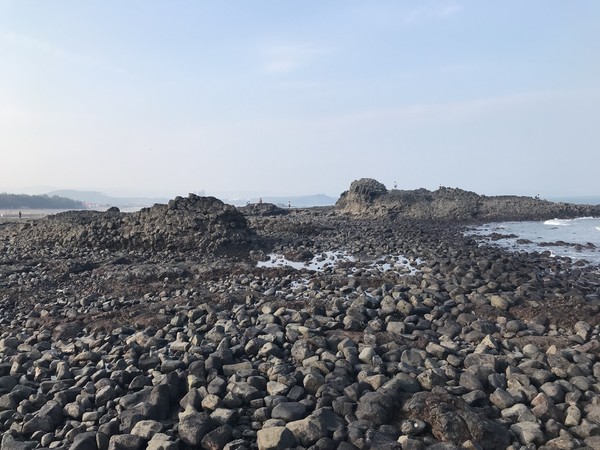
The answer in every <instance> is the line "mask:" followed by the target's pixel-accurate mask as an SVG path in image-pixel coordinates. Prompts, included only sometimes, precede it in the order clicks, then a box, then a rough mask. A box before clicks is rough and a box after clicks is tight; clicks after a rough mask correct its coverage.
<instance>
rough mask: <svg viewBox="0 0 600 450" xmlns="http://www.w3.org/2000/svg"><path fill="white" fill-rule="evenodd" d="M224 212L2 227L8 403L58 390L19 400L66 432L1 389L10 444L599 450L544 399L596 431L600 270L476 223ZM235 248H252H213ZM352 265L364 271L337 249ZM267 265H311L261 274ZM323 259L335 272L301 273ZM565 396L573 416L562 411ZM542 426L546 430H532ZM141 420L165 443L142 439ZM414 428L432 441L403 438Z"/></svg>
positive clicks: (181, 207)
mask: <svg viewBox="0 0 600 450" xmlns="http://www.w3.org/2000/svg"><path fill="white" fill-rule="evenodd" d="M215 200H216V199H213V200H211V199H208V200H206V199H201V198H200V199H199V198H195V197H190V198H188V199H178V200H175V201H173V202H171V203H170V204H169V205H163V206H161V207H155V208H151V209H149V210H145V211H141V212H140V213H136V214H134V215H126V214H121V213H114V212H112V213H95V214H92V215H90V214H84V215H82V217H81V218H79V215H77V214H74V215H73V214H66V215H59V216H55V217H52V218H49V220H39V221H36V225H35V226H34V227H30V226H28V225H27V223H11V224H7V225H6V226H4V227H2V228H0V247H1V252H0V255H2V256H1V258H2V260H1V261H0V289H1V292H2V296H1V298H0V308H1V311H2V314H1V316H0V321H1V324H2V327H3V330H4V332H3V335H2V339H0V370H2V372H1V373H2V376H3V377H5V378H3V380H4V381H3V384H2V386H7V384H6V383H8V382H10V385H11V386H13V387H12V388H11V390H12V389H21V390H24V389H25V390H26V389H28V388H30V389H41V392H42V395H39V396H37V397H35V399H33V400H26V399H24V398H23V399H21V400H20V401H25V404H26V405H30V406H27V407H31V408H33V406H34V405H35V408H37V409H36V411H37V410H39V411H54V410H55V409H56V410H57V411H58V412H57V413H56V417H55V419H53V420H56V421H57V422H56V423H57V424H58V425H56V426H55V425H54V423H55V422H54V421H53V422H52V425H48V426H46V425H43V426H44V427H46V429H47V430H48V431H45V432H42V433H39V431H40V427H42V425H40V424H41V423H42V422H41V421H43V420H45V419H43V417H44V414H46V413H44V412H39V413H35V412H34V413H32V414H30V415H22V416H18V415H17V416H14V414H15V413H16V408H17V405H16V404H15V403H10V401H8V400H7V399H8V398H13V397H14V395H16V394H14V395H13V394H10V393H9V392H7V391H6V390H0V400H1V401H2V402H4V403H2V404H4V405H6V406H5V408H6V407H7V408H8V409H5V411H9V412H5V413H0V431H1V432H3V433H4V435H5V436H6V437H5V438H4V439H5V440H9V441H10V442H13V444H14V442H36V444H35V445H34V446H39V445H41V443H42V442H43V443H44V444H45V445H48V443H50V442H52V443H56V444H54V445H53V446H54V447H56V448H61V446H62V447H69V446H72V445H78V444H77V443H78V442H80V440H82V439H83V438H77V437H74V436H73V434H72V433H71V434H70V433H68V431H65V430H66V428H65V425H64V424H66V423H67V422H68V423H71V424H76V425H77V427H79V429H81V430H82V433H81V436H83V437H85V439H88V436H89V437H90V438H91V437H93V439H95V440H99V441H101V442H105V443H107V442H109V441H110V442H120V440H122V439H123V440H124V439H129V440H137V441H136V442H139V443H140V445H146V443H147V442H148V441H152V440H154V443H153V444H152V445H154V444H158V442H157V441H158V439H159V438H160V439H162V441H161V442H163V443H164V445H179V443H183V444H185V445H188V446H194V445H196V446H197V445H200V443H201V442H205V445H208V444H207V442H208V441H203V440H205V439H222V440H221V441H219V442H222V444H221V445H222V446H225V444H226V443H228V442H237V444H236V445H237V447H236V448H248V449H249V448H252V447H254V448H256V446H258V447H259V448H269V447H268V446H270V445H274V446H277V445H280V446H285V447H292V448H294V447H298V446H300V447H303V448H308V447H310V446H311V445H315V444H316V443H317V442H318V441H320V440H322V439H325V440H326V441H327V442H328V443H329V444H328V445H333V446H340V445H342V446H343V445H345V446H346V447H347V448H361V447H362V448H382V447H381V446H382V445H385V446H389V448H402V446H403V445H413V446H415V445H416V446H421V447H423V446H429V445H433V444H436V443H439V442H441V441H444V442H453V443H455V445H462V443H464V441H465V440H470V441H471V442H475V443H477V445H480V446H482V447H483V448H490V449H494V448H496V449H500V448H502V449H504V448H510V445H512V446H513V448H518V446H520V445H521V443H522V442H523V441H522V439H523V438H522V436H521V434H520V432H517V431H518V430H522V429H525V427H530V428H531V427H532V426H533V432H534V433H535V434H534V442H536V445H543V444H548V445H550V444H558V443H560V442H562V441H561V439H562V440H565V439H567V440H568V441H569V442H579V443H580V444H582V445H584V444H586V443H590V444H591V443H593V442H594V439H595V435H594V434H592V433H591V432H586V431H585V429H584V428H582V427H581V426H580V425H579V424H574V423H573V422H571V419H568V418H567V417H568V415H567V414H559V413H556V415H555V416H553V417H554V418H552V417H549V416H547V413H546V412H544V411H545V410H541V409H540V408H537V404H538V403H539V401H541V400H539V399H538V400H536V401H535V402H534V401H533V399H534V398H541V399H544V401H545V402H547V403H548V402H550V401H551V402H552V404H553V405H554V407H555V408H556V411H561V412H562V411H565V412H566V411H567V409H568V408H571V409H572V408H577V410H578V411H580V413H581V414H582V416H583V419H582V420H588V421H590V423H594V422H593V420H595V419H594V417H595V416H593V415H592V414H591V413H590V412H586V411H590V408H592V407H593V405H595V403H594V402H596V400H594V399H595V398H596V396H597V394H596V393H595V392H596V391H595V389H597V388H599V387H600V384H599V380H598V379H597V375H596V369H595V367H596V366H597V364H599V363H600V360H599V359H598V356H597V355H598V353H600V348H598V345H597V341H598V337H599V336H600V328H599V323H600V314H598V313H599V312H600V286H599V284H598V280H597V274H596V273H595V272H594V271H593V270H592V269H590V268H587V267H580V266H578V265H577V264H575V263H573V262H570V261H567V260H562V259H556V258H551V257H550V256H549V255H547V254H545V253H531V254H525V253H511V252H509V251H507V250H504V249H501V248H496V247H492V246H481V245H479V244H478V243H477V242H475V240H474V239H472V238H471V237H466V236H463V234H462V233H463V230H464V229H465V225H464V224H459V223H448V222H436V223H433V222H429V221H419V220H390V219H389V218H375V219H374V218H357V217H348V216H346V215H341V214H338V213H336V212H335V211H333V210H331V209H329V210H322V211H321V210H296V211H293V212H290V213H288V214H276V215H270V216H263V215H260V214H259V213H258V212H256V211H254V210H252V214H248V215H246V216H245V219H244V220H242V218H241V217H240V216H239V215H238V214H239V213H237V212H236V211H235V210H233V209H231V208H229V207H227V206H226V205H223V204H222V203H220V202H215ZM218 217H220V218H221V219H219V220H221V221H220V222H216V221H215V220H216V218H218ZM83 220H85V221H84V222H82V223H83V224H85V226H84V227H82V228H80V225H79V222H80V221H83ZM23 222H25V221H23ZM174 223H177V224H179V225H177V227H175V229H178V230H179V232H178V234H172V231H173V229H174V225H173V224H174ZM199 224H204V225H202V226H205V227H206V230H213V231H211V232H210V233H213V234H210V235H206V236H210V237H209V240H208V241H206V242H205V244H202V246H201V247H199V246H197V245H190V244H191V243H192V242H194V241H193V239H196V238H197V234H198V233H199V231H198V230H197V229H196V228H194V227H197V226H199ZM149 225H150V226H149ZM186 227H188V228H186ZM244 227H247V228H248V230H246V231H243V230H245V228H244ZM93 230H97V231H98V233H97V234H96V232H95V231H93ZM120 230H122V231H120ZM242 231H243V233H242V234H240V232H242ZM120 233H123V234H122V235H121V234H120ZM137 233H144V234H147V236H148V238H149V237H150V236H152V239H153V241H147V240H144V239H145V238H144V239H142V240H137V239H139V238H136V237H135V236H137V235H138V234H137ZM234 236H237V237H236V239H242V240H245V241H240V244H241V242H246V245H247V247H246V248H247V250H246V253H244V252H240V250H241V249H242V246H241V245H236V246H235V248H230V249H229V250H227V248H229V247H219V246H218V245H217V243H220V244H219V245H224V244H225V243H226V242H227V240H228V239H232V238H234ZM107 237H110V240H108V239H107ZM188 239H192V240H191V241H189V243H188ZM138 242H139V245H138V244H137V243H138ZM149 242H155V243H156V244H154V245H157V246H156V247H155V248H152V247H149V246H148V243H149ZM202 242H204V241H202ZM159 243H160V246H158V244H159ZM199 248H202V249H203V250H202V251H199V250H198V249H199ZM234 250H235V252H233V251H234ZM223 251H231V252H233V253H223ZM337 251H344V252H345V255H347V256H352V258H349V257H341V256H340V255H337V254H336V253H327V252H337ZM271 253H275V254H280V255H283V257H285V258H287V259H288V260H291V261H295V262H297V264H298V266H297V268H298V269H294V268H290V267H257V266H259V265H260V262H261V261H268V260H270V259H272V258H273V256H269V255H270V254H271ZM400 255H401V256H402V258H401V259H398V256H400ZM328 258H329V259H328ZM310 261H315V263H314V264H316V263H317V262H318V263H319V265H312V266H310V265H309V266H308V267H304V265H305V264H306V263H308V262H310ZM45 359H48V360H51V363H50V364H42V362H43V361H44V360H45ZM17 360H18V361H19V363H18V364H17V365H15V364H14V362H13V361H17ZM40 364H42V365H41V366H40ZM36 367H42V368H43V369H41V370H38V369H35V368H36ZM582 374H587V375H585V376H584V378H585V379H586V380H587V381H586V383H587V384H586V385H585V387H584V383H583V380H582V379H581V377H582ZM483 375H485V376H483ZM6 377H8V378H6ZM190 377H191V378H190ZM84 380H89V381H90V382H89V383H87V384H86V382H85V381H84ZM94 380H95V381H94ZM134 380H135V381H134ZM188 380H193V383H192V384H190V383H189V381H188ZM563 381H565V382H568V383H569V384H568V385H567V384H564V383H563ZM90 383H91V384H90ZM86 386H87V387H86ZM559 386H560V389H563V391H561V392H567V393H568V395H569V398H572V401H571V403H567V402H566V401H565V398H564V397H562V396H561V397H556V398H554V399H553V398H552V397H547V396H548V394H547V393H546V392H551V390H550V388H551V387H552V388H553V389H554V388H556V389H559ZM565 386H568V387H565ZM0 389H6V388H1V387H0ZM565 390H566V391H565ZM169 392H173V394H172V395H171V394H169ZM69 393H70V394H69ZM586 393H588V394H586ZM69 395H71V396H72V397H69ZM7 396H8V397H7ZM69 399H71V400H69ZM135 399H142V402H143V404H146V405H149V407H147V408H146V407H144V408H142V407H138V406H136V405H138V403H137V400H135ZM527 399H530V400H527ZM209 402H210V403H209ZM158 405H160V409H157V407H158ZM209 405H213V406H209ZM427 405H442V406H440V407H443V408H444V409H443V411H444V412H443V414H444V418H443V421H446V420H449V421H457V420H459V418H460V417H469V419H468V420H470V421H471V422H472V424H473V427H472V428H468V429H467V428H465V431H464V433H463V434H460V435H457V434H453V431H452V430H449V429H446V428H443V427H441V423H443V421H440V419H439V417H438V416H435V417H438V418H436V419H433V417H434V416H432V415H431V414H433V412H432V411H431V410H429V409H428V408H431V406H427ZM436 407H437V406H436ZM65 411H69V412H68V413H67V412H65ZM71 411H72V412H71ZM517 411H520V412H519V413H518V414H517ZM525 411H526V412H527V414H531V415H533V417H535V418H536V422H531V421H526V422H524V421H522V420H521V419H520V417H521V414H523V413H524V412H525ZM9 416H10V417H17V418H16V419H12V418H11V419H7V417H9ZM134 417H135V418H136V419H135V420H132V418H134ZM258 418H260V420H258ZM550 419H552V421H550ZM460 420H463V419H460ZM137 421H143V422H144V424H148V426H150V424H152V427H156V429H160V430H161V433H162V434H161V435H160V436H159V438H155V437H151V436H150V435H144V434H141V433H142V431H140V426H138V425H136V422H137ZM538 421H539V422H538ZM44 423H45V422H44ZM15 424H16V425H15ZM415 424H416V428H418V430H419V431H418V433H416V434H415V433H407V432H406V431H404V430H405V429H411V430H412V429H415ZM553 424H554V425H553ZM598 426H599V427H600V425H598ZM50 427H52V430H51V431H50ZM552 427H554V428H552ZM578 427H579V428H578ZM273 428H275V429H276V430H278V431H279V434H277V435H276V436H275V437H273V436H272V435H271V434H270V433H272V431H273V430H272V429H273ZM588 428H589V427H588ZM305 429H313V430H317V431H315V432H314V433H313V434H306V433H305V432H303V431H299V430H305ZM528 429H529V428H528ZM586 429H587V428H586ZM9 430H10V431H9ZM42 430H43V429H42ZM194 430H196V431H194ZM197 430H204V431H203V432H202V433H201V434H199V433H200V432H199V431H197ZM349 430H353V431H352V432H351V433H350V432H349ZM468 430H471V431H468ZM477 430H479V431H477ZM515 430H517V431H515ZM467 433H468V434H467ZM490 433H491V434H490ZM586 433H587V435H586ZM43 436H45V437H43ZM143 436H148V437H146V438H145V437H143ZM488 436H493V438H490V437H488ZM36 439H41V440H36ZM11 440H12V441H11ZM3 442H4V441H3ZM13 444H11V445H13ZM14 445H18V444H14ZM32 445H33V444H32ZM263 446H264V447H263ZM348 446H352V447H348ZM386 448H388V447H386Z"/></svg>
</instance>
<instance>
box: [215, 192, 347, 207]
mask: <svg viewBox="0 0 600 450" xmlns="http://www.w3.org/2000/svg"><path fill="white" fill-rule="evenodd" d="M336 200H337V199H336V198H333V197H329V196H328V195H325V194H315V195H297V196H290V197H268V196H267V197H262V201H263V202H264V203H273V204H275V205H277V206H282V207H286V208H287V206H288V202H289V203H290V204H291V206H292V208H308V207H311V206H332V205H335V202H336ZM224 201H225V203H230V204H232V205H235V206H244V205H246V203H257V202H258V201H259V198H258V197H253V198H248V199H230V200H224Z"/></svg>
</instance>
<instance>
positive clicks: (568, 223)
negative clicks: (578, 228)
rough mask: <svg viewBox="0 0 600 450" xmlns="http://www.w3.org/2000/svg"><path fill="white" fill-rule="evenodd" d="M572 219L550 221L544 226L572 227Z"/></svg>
mask: <svg viewBox="0 0 600 450" xmlns="http://www.w3.org/2000/svg"><path fill="white" fill-rule="evenodd" d="M572 222H573V220H572V219H550V220H546V221H545V222H544V225H552V226H559V227H568V226H571V225H572Z"/></svg>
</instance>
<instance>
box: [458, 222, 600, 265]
mask: <svg viewBox="0 0 600 450" xmlns="http://www.w3.org/2000/svg"><path fill="white" fill-rule="evenodd" d="M499 226H504V227H505V229H504V230H503V233H504V234H514V235H516V236H517V237H514V238H511V237H506V238H504V239H499V240H496V241H491V240H490V237H489V236H490V234H491V233H493V232H494V230H497V229H498V227H499ZM598 231H600V218H598V217H580V218H577V219H553V220H547V221H545V222H502V223H490V224H487V225H482V226H481V227H476V228H473V229H471V230H469V231H467V234H469V235H473V236H475V237H476V236H481V240H480V243H481V244H482V245H485V244H488V245H489V244H491V245H498V246H501V247H505V248H508V249H510V250H512V251H528V252H533V251H536V252H544V251H550V252H551V254H552V255H553V256H554V255H555V256H566V257H569V258H572V259H576V260H577V259H584V260H586V261H588V262H590V263H592V264H600V234H598ZM565 243H567V244H565ZM540 244H543V245H540ZM589 244H592V245H589Z"/></svg>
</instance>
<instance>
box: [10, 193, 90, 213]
mask: <svg viewBox="0 0 600 450" xmlns="http://www.w3.org/2000/svg"><path fill="white" fill-rule="evenodd" d="M84 207H85V205H84V204H83V202H79V201H77V200H71V199H70V198H65V197H58V196H56V195H54V196H52V197H49V196H47V195H25V194H6V193H0V209H21V208H31V209H82V208H84Z"/></svg>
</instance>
